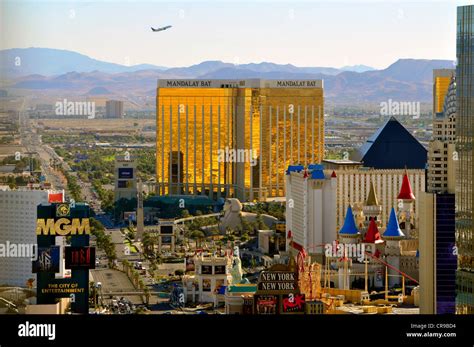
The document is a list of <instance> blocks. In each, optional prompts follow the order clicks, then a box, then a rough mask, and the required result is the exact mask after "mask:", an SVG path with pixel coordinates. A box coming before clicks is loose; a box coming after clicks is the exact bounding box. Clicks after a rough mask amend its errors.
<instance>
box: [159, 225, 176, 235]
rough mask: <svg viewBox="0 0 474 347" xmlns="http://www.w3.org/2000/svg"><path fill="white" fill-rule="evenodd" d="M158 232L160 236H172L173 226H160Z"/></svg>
mask: <svg viewBox="0 0 474 347" xmlns="http://www.w3.org/2000/svg"><path fill="white" fill-rule="evenodd" d="M160 232H161V233H162V234H173V225H162V226H160Z"/></svg>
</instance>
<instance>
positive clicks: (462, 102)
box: [456, 5, 474, 314]
mask: <svg viewBox="0 0 474 347" xmlns="http://www.w3.org/2000/svg"><path fill="white" fill-rule="evenodd" d="M456 48H457V61H458V65H457V68H456V79H457V89H456V91H457V93H456V99H457V115H456V151H457V153H458V159H459V160H458V163H457V173H456V241H457V242H456V244H457V249H458V270H457V278H456V282H457V293H456V304H457V307H456V308H457V312H458V313H469V314H473V313H474V293H473V281H474V246H473V245H474V240H473V230H472V229H473V215H472V209H473V201H474V191H473V189H472V183H473V182H472V181H473V179H474V158H473V151H472V143H473V136H474V6H473V5H470V6H460V7H458V13H457V46H456Z"/></svg>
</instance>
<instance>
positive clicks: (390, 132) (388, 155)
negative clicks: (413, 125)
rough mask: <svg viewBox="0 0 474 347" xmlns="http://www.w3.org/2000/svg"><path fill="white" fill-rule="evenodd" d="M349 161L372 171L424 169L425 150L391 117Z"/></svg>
mask: <svg viewBox="0 0 474 347" xmlns="http://www.w3.org/2000/svg"><path fill="white" fill-rule="evenodd" d="M351 159H352V160H357V161H361V162H363V163H364V166H365V167H371V168H374V169H401V168H409V169H424V168H425V165H426V160H427V150H426V148H425V147H423V145H422V144H421V143H420V142H419V141H418V140H417V139H416V138H415V137H414V136H413V135H412V134H411V133H410V132H409V131H408V130H407V129H406V128H405V127H404V126H403V125H402V124H400V122H399V121H398V120H397V119H396V118H395V117H393V116H392V117H390V119H389V120H387V121H386V122H385V124H383V125H382V126H381V127H380V128H379V129H378V130H377V131H376V132H375V133H374V134H373V135H372V136H370V137H369V138H368V139H367V141H366V143H365V144H363V145H362V146H361V147H360V148H359V149H357V150H356V151H355V152H354V153H353V155H352V158H351Z"/></svg>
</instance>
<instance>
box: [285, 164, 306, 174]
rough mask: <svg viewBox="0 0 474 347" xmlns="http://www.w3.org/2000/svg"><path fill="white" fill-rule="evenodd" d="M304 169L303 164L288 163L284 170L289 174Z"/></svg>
mask: <svg viewBox="0 0 474 347" xmlns="http://www.w3.org/2000/svg"><path fill="white" fill-rule="evenodd" d="M303 169H304V166H303V165H288V169H287V170H286V174H287V175H289V174H290V172H299V171H301V170H303Z"/></svg>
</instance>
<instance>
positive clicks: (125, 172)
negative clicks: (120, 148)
mask: <svg viewBox="0 0 474 347" xmlns="http://www.w3.org/2000/svg"><path fill="white" fill-rule="evenodd" d="M118 178H119V179H132V178H133V168H131V167H121V168H119V169H118Z"/></svg>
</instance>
